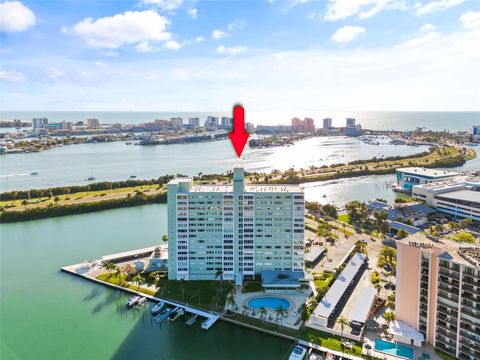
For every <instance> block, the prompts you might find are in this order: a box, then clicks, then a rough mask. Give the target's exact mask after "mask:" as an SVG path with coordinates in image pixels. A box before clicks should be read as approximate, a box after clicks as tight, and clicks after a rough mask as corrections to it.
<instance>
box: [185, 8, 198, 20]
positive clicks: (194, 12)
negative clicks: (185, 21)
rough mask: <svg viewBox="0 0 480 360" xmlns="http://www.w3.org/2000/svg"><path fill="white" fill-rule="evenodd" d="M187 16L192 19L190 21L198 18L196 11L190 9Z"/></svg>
mask: <svg viewBox="0 0 480 360" xmlns="http://www.w3.org/2000/svg"><path fill="white" fill-rule="evenodd" d="M187 13H188V15H189V16H190V17H191V18H192V19H196V18H197V16H198V9H195V8H193V9H190V10H188V11H187Z"/></svg>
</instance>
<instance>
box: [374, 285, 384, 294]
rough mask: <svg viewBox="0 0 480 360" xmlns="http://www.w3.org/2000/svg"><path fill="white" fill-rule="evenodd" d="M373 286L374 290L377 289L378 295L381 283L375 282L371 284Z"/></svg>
mask: <svg viewBox="0 0 480 360" xmlns="http://www.w3.org/2000/svg"><path fill="white" fill-rule="evenodd" d="M373 287H374V288H375V290H377V295H378V296H380V291H381V290H382V284H380V283H376V284H374V285H373Z"/></svg>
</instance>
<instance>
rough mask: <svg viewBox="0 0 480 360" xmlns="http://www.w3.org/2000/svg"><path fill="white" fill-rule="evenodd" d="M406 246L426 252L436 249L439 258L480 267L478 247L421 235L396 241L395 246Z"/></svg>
mask: <svg viewBox="0 0 480 360" xmlns="http://www.w3.org/2000/svg"><path fill="white" fill-rule="evenodd" d="M398 243H401V244H406V245H410V246H414V247H417V248H421V249H424V250H426V251H433V250H434V249H437V251H438V252H439V253H440V255H439V258H441V259H444V260H448V261H455V262H456V263H459V264H463V265H467V266H472V265H473V266H480V246H476V245H471V244H466V243H460V242H456V241H453V240H448V239H445V238H442V239H440V240H435V238H432V237H430V236H427V235H425V234H423V233H416V234H413V235H409V236H407V237H406V238H404V239H401V240H398V241H397V244H398Z"/></svg>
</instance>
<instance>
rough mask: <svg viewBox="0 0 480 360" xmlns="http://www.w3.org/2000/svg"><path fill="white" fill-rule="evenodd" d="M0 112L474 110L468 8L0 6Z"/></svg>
mask: <svg viewBox="0 0 480 360" xmlns="http://www.w3.org/2000/svg"><path fill="white" fill-rule="evenodd" d="M0 17H1V19H2V20H1V21H0V32H1V35H0V36H1V46H0V57H1V60H2V61H1V69H0V81H1V87H2V97H1V100H0V106H1V108H2V109H4V110H6V109H8V110H36V109H42V110H80V111H84V110H94V111H97V110H98V111H100V110H110V111H122V110H123V111H136V110H144V111H209V110H212V109H213V110H216V111H230V110H231V107H232V105H233V104H234V103H236V102H239V101H240V102H242V104H243V105H244V106H245V107H246V109H247V110H251V111H296V110H302V109H311V110H314V111H316V110H322V109H332V110H351V109H356V110H360V111H362V110H479V104H480V90H479V89H478V87H477V86H475V84H477V83H478V82H479V80H480V74H479V72H478V68H477V67H478V66H477V64H478V63H479V61H480V50H479V49H480V2H478V1H476V0H422V1H413V0H388V1H385V0H383V1H381V0H364V1H357V2H355V1H346V0H328V1H309V0H288V1H287V0H285V1H257V2H246V1H231V2H211V1H210V2H203V1H193V0H141V1H134V0H131V1H122V2H111V1H108V2H95V1H86V2H85V1H69V2H68V3H67V2H61V1H58V2H35V1H22V2H19V1H7V2H3V3H0Z"/></svg>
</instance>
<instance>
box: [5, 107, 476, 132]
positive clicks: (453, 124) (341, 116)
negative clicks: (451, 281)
mask: <svg viewBox="0 0 480 360" xmlns="http://www.w3.org/2000/svg"><path fill="white" fill-rule="evenodd" d="M208 115H212V116H232V112H231V109H226V110H225V111H220V112H218V111H217V112H215V111H212V112H164V111H158V112H152V111H148V112H147V111H145V112H128V111H123V112H115V111H1V112H0V120H10V121H11V120H13V119H20V120H23V121H30V120H31V119H32V118H34V117H47V118H48V119H49V120H50V121H51V122H57V121H63V120H65V121H80V120H83V121H84V120H86V119H88V118H97V119H99V120H100V122H102V123H121V124H128V123H132V124H133V123H142V122H146V121H153V120H154V119H169V118H170V117H183V118H184V121H186V119H188V118H189V117H194V116H198V117H200V118H201V119H202V120H204V119H205V118H206V117H207V116H208ZM295 116H296V117H299V118H304V117H311V118H313V119H314V120H315V125H316V126H317V127H321V126H322V119H323V118H325V117H330V118H332V120H333V126H344V125H345V119H346V118H347V117H354V118H356V119H357V122H358V123H360V124H362V126H363V127H364V128H367V129H375V130H390V129H391V130H413V129H415V128H416V127H424V128H426V129H430V130H437V131H443V130H447V131H459V130H461V131H467V130H470V129H471V127H472V126H473V125H480V112H478V111H477V112H475V111H473V112H460V111H457V112H435V111H328V110H325V111H297V112H293V111H292V112H267V111H249V109H248V108H246V109H245V118H246V120H245V121H247V122H251V123H253V124H255V125H258V124H265V125H275V124H290V120H291V119H292V118H293V117H295Z"/></svg>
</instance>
